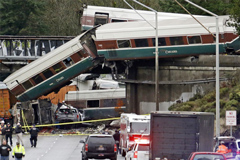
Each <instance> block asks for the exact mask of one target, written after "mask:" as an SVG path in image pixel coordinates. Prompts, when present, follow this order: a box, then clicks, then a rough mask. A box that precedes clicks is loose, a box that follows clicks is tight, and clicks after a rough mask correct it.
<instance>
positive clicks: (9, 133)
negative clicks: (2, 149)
mask: <svg viewBox="0 0 240 160" xmlns="http://www.w3.org/2000/svg"><path fill="white" fill-rule="evenodd" d="M12 133H13V128H12V126H11V124H10V123H8V124H7V127H6V141H7V143H8V139H9V140H10V145H11V146H12Z"/></svg>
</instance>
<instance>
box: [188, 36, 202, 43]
mask: <svg viewBox="0 0 240 160" xmlns="http://www.w3.org/2000/svg"><path fill="white" fill-rule="evenodd" d="M187 39H188V43H189V44H196V43H202V41H201V37H200V36H188V37H187Z"/></svg>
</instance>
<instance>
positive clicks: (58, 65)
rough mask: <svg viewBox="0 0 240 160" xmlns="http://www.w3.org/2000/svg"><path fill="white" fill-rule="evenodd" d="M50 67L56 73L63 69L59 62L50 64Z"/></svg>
mask: <svg viewBox="0 0 240 160" xmlns="http://www.w3.org/2000/svg"><path fill="white" fill-rule="evenodd" d="M52 68H53V69H54V70H55V72H56V73H59V72H61V71H62V70H64V68H63V66H62V65H61V64H60V63H57V64H55V65H54V66H52Z"/></svg>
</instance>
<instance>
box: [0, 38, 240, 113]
mask: <svg viewBox="0 0 240 160" xmlns="http://www.w3.org/2000/svg"><path fill="white" fill-rule="evenodd" d="M72 38H74V37H19V36H18V37H15V36H14V37H13V36H0V81H3V80H4V79H5V78H6V77H7V76H8V75H9V74H11V73H12V72H14V71H16V70H17V69H19V68H21V67H22V66H24V65H26V64H28V63H29V62H31V61H33V60H35V59H37V58H39V57H41V56H44V55H45V54H47V53H48V52H50V51H52V50H54V49H55V48H57V47H59V46H60V45H62V44H64V43H66V42H67V41H69V40H71V39H72ZM215 59H216V58H215V56H214V55H200V56H199V57H185V58H164V59H159V84H160V85H159V92H160V94H159V95H160V96H159V106H160V110H168V107H169V106H170V105H171V104H173V103H179V102H185V101H187V100H188V99H189V98H191V97H193V96H194V94H204V93H206V92H208V91H210V90H214V88H215ZM239 61H240V57H239V56H237V55H221V56H220V81H221V82H222V84H223V83H227V82H228V81H229V80H231V79H233V78H238V69H239V68H240V63H239ZM118 69H119V70H121V71H125V68H124V66H120V67H119V68H118ZM92 72H96V73H103V72H104V73H106V72H109V73H111V70H107V71H106V70H104V71H103V70H102V69H101V66H99V67H97V68H96V69H94V70H92ZM127 73H128V74H126V78H125V79H121V80H119V81H121V82H125V84H126V97H127V108H128V111H129V112H136V113H138V114H144V113H149V111H153V110H156V103H155V80H154V79H155V64H154V60H134V61H132V65H131V67H130V68H129V69H128V72H127Z"/></svg>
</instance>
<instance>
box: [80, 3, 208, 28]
mask: <svg viewBox="0 0 240 160" xmlns="http://www.w3.org/2000/svg"><path fill="white" fill-rule="evenodd" d="M195 17H204V16H200V15H195ZM143 18H145V19H147V20H155V13H154V12H152V11H146V10H136V11H134V10H132V9H126V8H115V7H103V6H91V5H87V6H83V9H82V17H81V25H82V31H86V30H88V29H91V28H93V27H94V26H97V25H100V24H101V25H103V24H106V23H117V22H133V21H144V19H143ZM177 18H190V15H189V14H180V13H169V12H158V19H159V20H163V19H177Z"/></svg>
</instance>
